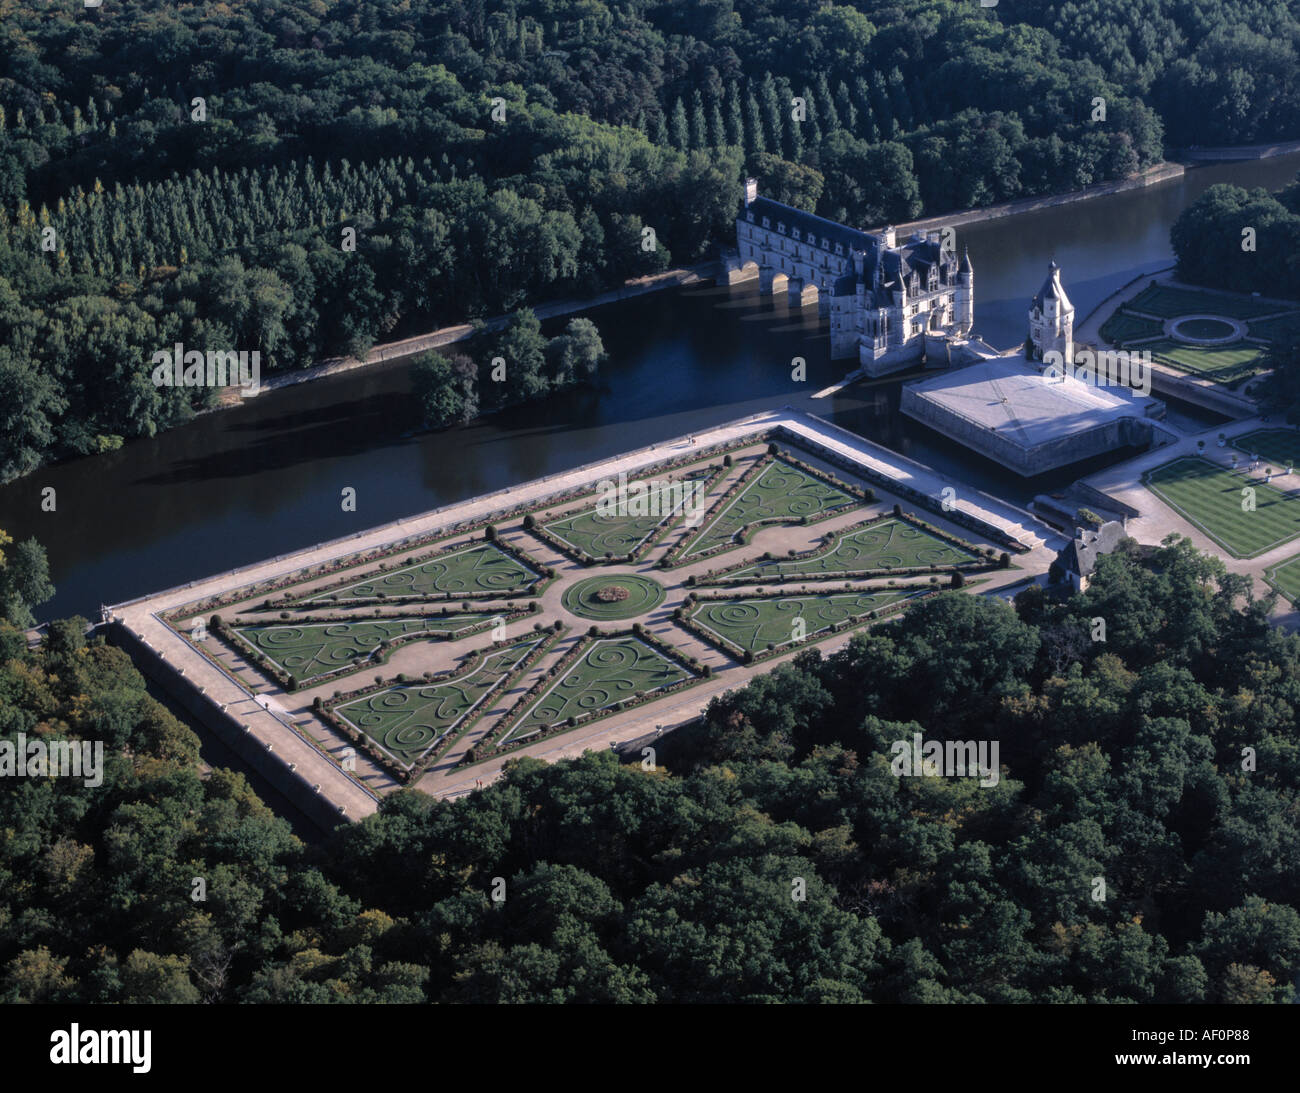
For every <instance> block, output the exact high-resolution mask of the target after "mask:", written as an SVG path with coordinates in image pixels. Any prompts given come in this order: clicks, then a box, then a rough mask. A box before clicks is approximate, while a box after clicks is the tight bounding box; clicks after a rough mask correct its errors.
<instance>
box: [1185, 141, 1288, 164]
mask: <svg viewBox="0 0 1300 1093" xmlns="http://www.w3.org/2000/svg"><path fill="white" fill-rule="evenodd" d="M1292 152H1300V140H1289V141H1283V142H1280V143H1275V144H1241V145H1235V146H1234V145H1219V146H1216V147H1211V148H1179V149H1178V151H1177V158H1178V159H1181V160H1186V161H1188V162H1190V163H1193V164H1196V163H1241V162H1244V161H1246V160H1252V159H1272V158H1273V157H1274V156H1288V155H1290V154H1291V153H1292Z"/></svg>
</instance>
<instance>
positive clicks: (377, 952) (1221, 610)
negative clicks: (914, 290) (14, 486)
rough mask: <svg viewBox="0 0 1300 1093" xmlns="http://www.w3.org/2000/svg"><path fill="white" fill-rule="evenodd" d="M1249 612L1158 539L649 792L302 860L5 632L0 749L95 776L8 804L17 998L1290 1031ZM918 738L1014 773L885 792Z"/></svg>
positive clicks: (1290, 803) (877, 651) (1263, 671)
mask: <svg viewBox="0 0 1300 1093" xmlns="http://www.w3.org/2000/svg"><path fill="white" fill-rule="evenodd" d="M1250 587H1251V585H1250V580H1249V578H1247V577H1243V576H1238V575H1234V574H1231V573H1228V572H1227V571H1226V570H1225V568H1224V566H1223V563H1222V562H1220V561H1219V560H1217V559H1216V558H1214V557H1213V556H1210V555H1203V554H1199V553H1198V552H1197V551H1196V550H1195V549H1194V548H1193V547H1192V545H1191V543H1190V542H1189V541H1188V540H1186V539H1180V538H1177V537H1171V538H1170V539H1169V540H1167V541H1166V543H1165V544H1164V545H1163V546H1162V547H1159V548H1156V549H1155V550H1154V551H1150V550H1148V551H1138V550H1137V549H1135V548H1133V547H1132V546H1129V547H1125V548H1123V549H1121V550H1120V551H1117V552H1116V553H1114V554H1111V555H1107V556H1104V557H1102V558H1101V560H1100V562H1099V565H1098V569H1097V574H1096V578H1095V580H1094V581H1093V583H1092V584H1091V586H1090V587H1089V588H1088V590H1087V592H1086V593H1084V594H1082V595H1074V596H1072V597H1070V598H1068V599H1064V600H1062V599H1057V598H1051V597H1049V596H1048V595H1047V594H1046V593H1045V592H1044V591H1043V590H1042V589H1039V588H1034V589H1031V590H1030V591H1028V592H1024V593H1022V594H1021V596H1020V597H1019V598H1018V599H1017V601H1016V604H1015V606H1014V608H1013V607H1011V606H1009V605H1007V604H1005V603H1002V602H1000V601H998V600H996V599H987V598H982V597H978V596H973V595H970V594H968V593H964V592H948V593H943V594H940V595H938V596H936V597H934V598H932V599H927V600H923V601H921V602H919V603H918V604H916V605H915V606H914V607H913V608H911V609H910V610H908V611H907V612H906V613H905V614H903V615H902V616H900V617H898V618H896V619H892V620H889V621H886V622H882V623H880V624H878V625H876V626H874V627H872V628H871V629H870V630H869V631H866V632H862V633H859V634H857V635H855V636H854V637H853V638H852V639H851V640H850V642H849V643H848V644H847V645H846V646H845V647H844V648H843V649H842V650H841V651H838V652H833V653H829V654H826V655H823V654H821V653H819V652H818V651H817V650H815V649H810V650H807V651H805V652H802V653H800V654H799V655H798V656H797V657H795V658H794V660H793V661H792V662H790V663H787V664H784V665H782V666H780V667H778V668H777V669H776V670H775V671H773V672H771V673H770V674H767V675H764V676H761V677H759V678H757V679H755V680H754V681H752V682H751V683H750V684H749V685H748V686H746V687H745V688H744V689H742V690H739V691H734V692H729V693H727V694H725V695H723V696H721V697H720V698H718V699H715V700H714V701H713V703H712V704H711V705H710V707H709V708H708V711H707V714H706V715H705V717H704V718H703V721H702V723H701V724H700V725H699V726H698V727H696V728H692V729H685V730H681V731H679V732H678V733H675V734H671V735H669V736H667V737H665V738H664V740H663V741H662V742H661V743H662V747H661V749H660V751H659V754H658V757H657V760H656V763H655V767H654V769H646V767H645V765H644V764H643V763H642V762H641V761H640V760H639V759H638V760H637V761H634V762H630V763H626V764H620V762H619V761H618V759H617V757H615V756H613V755H612V754H611V753H608V752H605V753H602V754H588V755H587V756H584V757H583V758H581V759H577V760H566V761H563V762H559V763H556V764H553V765H547V764H544V763H542V762H540V761H537V760H534V759H528V758H524V759H519V760H517V761H515V762H514V763H512V764H511V766H510V767H509V768H508V770H507V772H506V774H505V776H504V777H503V778H501V779H500V780H499V781H497V782H496V783H494V784H493V785H491V786H489V787H488V788H486V789H484V790H482V791H480V792H476V793H474V794H472V795H470V796H468V797H466V798H463V799H460V800H456V801H441V800H436V799H434V798H431V797H428V796H426V795H424V794H422V793H420V792H419V791H415V790H404V791H400V792H398V793H395V794H394V795H392V796H390V797H387V798H386V799H385V800H384V802H383V804H382V807H381V809H380V811H379V812H378V813H377V814H375V815H373V816H371V817H369V818H367V819H366V820H364V821H362V822H360V823H357V824H353V825H348V826H345V827H343V828H341V829H339V830H337V831H336V832H335V833H334V834H333V835H332V836H331V837H330V838H329V839H328V840H327V841H326V842H324V843H322V844H319V845H309V844H306V843H304V842H302V841H300V840H299V839H298V838H296V837H295V836H294V835H293V834H292V832H291V831H290V829H289V827H288V825H287V823H286V822H285V821H284V820H283V819H279V818H276V817H275V816H274V815H273V814H272V813H271V812H270V811H269V810H268V809H267V807H266V806H265V805H264V804H263V803H262V802H261V801H260V800H259V799H258V798H257V797H256V795H255V794H254V793H253V792H252V791H251V790H250V788H249V786H248V785H247V783H246V781H245V780H244V779H243V777H242V776H240V775H238V774H232V773H230V772H228V771H223V770H215V771H212V772H211V773H208V774H205V773H204V771H203V770H202V768H201V766H200V764H199V762H198V742H197V739H196V737H195V736H194V734H193V733H192V732H191V731H190V730H189V729H187V728H185V727H184V726H183V725H181V724H180V723H179V722H178V721H176V719H175V718H173V717H172V716H171V715H170V714H169V713H168V712H167V711H166V710H165V709H164V708H163V707H162V706H160V705H159V704H158V703H157V702H156V701H155V700H154V699H152V698H151V697H150V696H149V694H148V693H147V692H146V690H145V687H144V684H143V680H142V678H141V677H140V675H139V674H138V673H137V672H136V671H135V669H134V668H133V667H132V666H131V664H130V662H129V660H128V659H127V657H126V656H125V654H124V653H123V652H122V651H120V650H118V649H115V648H113V647H111V646H109V645H106V644H104V643H103V642H102V641H101V640H99V639H94V640H91V641H87V639H86V637H85V636H84V620H80V619H70V620H65V621H61V622H57V623H55V624H53V625H52V626H51V627H50V629H49V631H48V634H47V635H46V636H45V639H44V642H43V644H42V645H41V646H40V647H39V648H37V649H34V650H31V651H29V650H27V648H26V645H25V642H24V640H23V637H22V635H21V633H20V632H19V631H17V630H15V629H14V628H13V627H12V626H11V625H9V624H8V623H3V624H0V737H2V738H3V739H5V740H11V739H13V738H14V737H15V735H16V734H17V733H19V732H24V733H26V734H27V735H28V736H29V737H30V738H35V737H40V738H42V739H44V740H47V741H48V740H55V739H61V738H82V739H91V738H93V739H98V740H103V741H105V744H106V752H107V755H108V760H107V773H106V776H105V778H104V783H103V785H102V786H100V787H99V788H97V789H86V788H84V787H83V786H82V785H81V783H80V782H77V781H74V780H72V779H68V778H4V779H0V831H3V832H4V838H3V839H2V840H0V999H3V1000H4V1001H8V1002H15V1001H30V1002H41V1001H69V1002H199V1001H207V1002H252V1003H257V1002H374V1001H386V1002H425V1001H429V1002H442V1003H448V1002H451V1003H455V1002H648V1001H671V1002H750V1003H758V1002H774V1001H781V1002H861V1001H873V1002H958V1003H974V1002H1018V1003H1053V1002H1105V1003H1116V1002H1121V1003H1122V1002H1141V1003H1149V1002H1182V1003H1187V1002H1230V1003H1270V1002H1286V1001H1294V998H1295V984H1296V978H1297V975H1298V974H1300V913H1297V910H1296V908H1297V905H1300V748H1298V747H1297V743H1298V741H1297V736H1296V723H1297V711H1300V637H1297V636H1295V635H1289V634H1285V633H1283V632H1281V631H1279V630H1277V629H1275V628H1273V627H1271V626H1270V625H1269V623H1268V611H1269V609H1270V607H1271V601H1270V600H1254V601H1253V600H1251V599H1250ZM1097 619H1102V620H1104V621H1105V623H1106V626H1105V628H1104V631H1102V632H1100V637H1101V638H1102V639H1104V640H1097V639H1098V635H1099V630H1098V628H1097V626H1096V620H1097ZM916 732H920V733H922V734H923V735H924V736H925V737H926V738H927V739H935V740H940V741H953V740H985V741H988V740H992V741H997V742H999V743H1000V760H1001V764H1002V777H1001V778H1000V779H999V780H998V781H997V784H996V785H989V786H981V785H980V784H979V782H978V780H976V779H974V778H963V777H898V776H896V775H895V774H894V773H893V772H892V771H891V766H890V751H891V744H892V742H895V741H900V740H902V741H907V740H911V739H912V736H913V734H914V733H916ZM196 877H198V878H202V879H203V880H204V881H205V882H206V899H204V900H199V901H196V900H194V899H193V898H192V893H193V892H194V884H193V881H194V878H196ZM1099 882H1100V883H1101V887H1099ZM797 895H801V896H802V898H797Z"/></svg>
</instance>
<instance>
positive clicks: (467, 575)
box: [306, 543, 541, 603]
mask: <svg viewBox="0 0 1300 1093" xmlns="http://www.w3.org/2000/svg"><path fill="white" fill-rule="evenodd" d="M540 576H541V574H540V573H538V572H537V571H535V570H533V569H531V568H530V567H528V566H526V565H523V564H522V563H520V562H519V561H517V560H516V559H515V558H513V557H511V556H510V555H509V554H507V553H506V552H505V551H503V550H500V549H498V548H497V547H495V546H493V545H492V544H491V543H479V544H477V545H475V546H467V547H464V548H463V549H461V550H456V551H452V552H451V553H449V554H443V555H441V556H439V557H437V558H431V559H430V560H429V561H427V562H422V563H420V564H418V565H410V566H405V567H403V568H402V569H394V570H391V571H389V572H387V573H383V574H381V575H378V576H373V577H370V578H368V579H366V580H363V581H357V582H356V583H354V584H349V585H345V586H344V587H342V588H336V589H333V590H332V591H329V592H322V593H320V594H319V595H314V596H307V597H306V602H308V603H318V602H328V601H332V600H352V599H356V600H366V599H382V598H384V597H386V596H439V595H451V596H456V595H467V594H471V593H474V594H483V593H492V594H494V595H500V596H506V595H509V594H511V593H513V592H524V591H527V589H528V588H529V587H530V586H531V585H533V584H535V583H536V582H537V580H538V579H539V577H540Z"/></svg>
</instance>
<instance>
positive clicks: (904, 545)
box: [727, 519, 980, 580]
mask: <svg viewBox="0 0 1300 1093" xmlns="http://www.w3.org/2000/svg"><path fill="white" fill-rule="evenodd" d="M979 560H980V559H979V556H978V555H976V554H973V553H971V552H970V551H969V550H964V549H962V548H961V547H957V546H953V545H952V544H950V543H947V542H945V541H944V540H943V539H940V538H939V537H938V536H936V535H931V534H930V533H929V532H928V531H924V530H922V529H921V528H918V527H913V526H912V525H911V524H909V523H907V522H906V521H904V520H895V519H889V520H884V521H882V522H880V523H878V524H872V525H871V526H870V527H865V528H859V529H858V530H857V531H853V532H850V533H848V534H847V535H842V536H837V537H836V541H835V545H834V547H833V548H832V549H831V550H829V551H827V552H826V553H825V554H821V555H818V556H817V557H814V558H806V559H798V558H795V559H786V560H781V559H773V560H772V561H765V562H757V563H755V564H754V565H751V566H746V567H745V568H744V569H740V570H737V571H735V572H734V573H729V574H727V576H728V577H748V576H753V577H754V578H755V579H756V580H760V579H765V578H770V577H775V576H780V575H782V574H786V575H791V576H795V575H801V576H809V577H814V576H815V577H829V576H834V575H835V574H837V573H853V572H861V571H862V570H867V569H883V568H885V567H886V566H890V567H892V568H895V569H899V568H904V567H913V566H928V565H941V566H955V565H966V564H970V563H972V562H977V561H979Z"/></svg>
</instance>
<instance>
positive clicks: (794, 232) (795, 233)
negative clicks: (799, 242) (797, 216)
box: [790, 228, 799, 239]
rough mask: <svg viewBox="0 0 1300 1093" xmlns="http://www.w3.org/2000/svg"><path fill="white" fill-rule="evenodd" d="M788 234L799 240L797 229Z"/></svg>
mask: <svg viewBox="0 0 1300 1093" xmlns="http://www.w3.org/2000/svg"><path fill="white" fill-rule="evenodd" d="M790 234H791V235H793V236H794V237H795V238H796V239H798V238H799V229H798V228H795V229H794V230H793V231H792V232H791V233H790Z"/></svg>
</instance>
